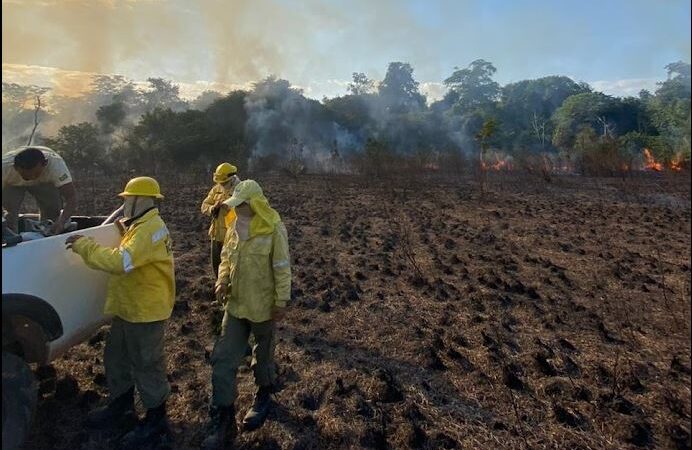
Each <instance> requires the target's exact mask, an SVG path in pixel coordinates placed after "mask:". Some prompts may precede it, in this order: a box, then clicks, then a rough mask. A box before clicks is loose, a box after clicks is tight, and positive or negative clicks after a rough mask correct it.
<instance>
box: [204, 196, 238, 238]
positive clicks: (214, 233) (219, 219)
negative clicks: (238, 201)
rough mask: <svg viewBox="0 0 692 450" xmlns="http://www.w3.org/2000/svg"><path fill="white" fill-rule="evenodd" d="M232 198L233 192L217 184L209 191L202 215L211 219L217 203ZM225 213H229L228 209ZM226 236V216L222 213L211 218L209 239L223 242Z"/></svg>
mask: <svg viewBox="0 0 692 450" xmlns="http://www.w3.org/2000/svg"><path fill="white" fill-rule="evenodd" d="M230 196H231V192H229V191H226V190H225V189H224V188H223V186H221V185H220V184H215V185H214V187H212V188H211V190H210V191H209V194H207V198H205V199H204V201H203V202H202V208H201V210H202V214H204V215H206V216H210V217H211V216H212V214H213V213H212V209H214V205H215V204H216V202H218V201H224V200H226V199H228V198H229V197H230ZM224 211H225V212H228V208H225V209H224ZM225 236H226V223H225V220H224V214H223V212H222V213H220V214H217V215H216V217H212V218H211V225H210V226H209V237H210V238H211V239H212V240H213V241H217V242H223V241H224V238H225Z"/></svg>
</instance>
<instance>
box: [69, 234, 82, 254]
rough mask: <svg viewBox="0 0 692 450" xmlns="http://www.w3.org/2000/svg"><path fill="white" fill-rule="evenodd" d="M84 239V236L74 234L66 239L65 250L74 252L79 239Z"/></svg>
mask: <svg viewBox="0 0 692 450" xmlns="http://www.w3.org/2000/svg"><path fill="white" fill-rule="evenodd" d="M83 237H84V236H82V235H81V234H73V235H72V236H70V237H68V238H67V239H65V249H66V250H72V251H74V249H73V248H72V246H73V245H74V243H75V242H77V241H78V240H79V239H81V238H83Z"/></svg>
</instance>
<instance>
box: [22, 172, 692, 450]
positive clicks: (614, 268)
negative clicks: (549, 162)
mask: <svg viewBox="0 0 692 450" xmlns="http://www.w3.org/2000/svg"><path fill="white" fill-rule="evenodd" d="M128 178H129V176H123V177H114V178H112V179H109V180H107V181H105V182H104V181H103V180H102V179H97V180H94V181H93V182H92V181H90V180H86V181H85V178H81V179H78V188H79V189H80V193H81V197H80V202H81V208H80V211H79V213H81V214H100V215H104V214H107V213H109V212H110V211H111V210H112V209H114V208H115V207H117V206H118V200H117V198H116V197H115V193H117V192H119V191H120V189H121V188H122V186H123V184H124V182H125V181H126V180H127V179H128ZM256 179H257V180H258V181H259V182H260V183H261V184H262V185H263V187H264V189H265V193H266V194H267V197H268V198H269V200H270V202H271V203H272V205H273V206H274V207H275V208H276V209H277V210H278V211H279V212H280V213H281V215H282V217H283V219H284V222H285V224H286V226H287V228H288V231H289V239H290V245H291V252H292V260H293V276H294V278H293V299H292V303H291V304H290V308H289V310H288V312H287V315H286V318H285V320H284V321H283V323H281V324H280V325H279V326H278V344H277V363H278V366H279V388H280V391H279V392H278V393H277V394H275V396H274V401H275V407H274V410H273V412H272V414H271V415H270V418H269V419H268V421H267V423H266V424H265V425H264V426H263V427H262V428H261V429H259V430H257V431H254V432H251V433H245V434H241V435H240V436H239V437H238V439H237V440H236V444H237V448H241V449H341V448H377V449H385V448H391V449H404V448H427V449H442V448H447V449H451V448H459V449H461V448H464V449H468V448H474V449H475V448H477V449H488V448H496V449H499V448H508V449H516V448H532V449H541V448H553V449H554V448H570V449H622V448H674V449H686V448H687V449H688V448H690V178H689V174H687V175H684V174H651V175H650V174H637V176H633V177H631V178H626V179H619V178H610V179H595V178H584V177H576V176H575V177H567V176H565V177H557V178H554V179H553V181H552V182H550V183H545V182H542V181H540V182H539V181H538V180H536V179H531V178H524V177H521V176H519V175H510V174H495V175H493V176H492V177H491V179H490V180H489V189H488V191H487V192H486V193H485V194H484V195H483V196H481V195H480V193H479V190H478V188H477V185H476V184H475V183H474V182H473V180H471V179H466V178H463V179H449V180H445V179H439V178H425V177H416V178H410V179H407V178H402V179H388V180H379V181H375V180H372V179H363V178H360V177H347V176H342V177H326V176H325V177H317V176H305V177H301V178H298V179H293V178H289V177H283V176H258V177H257V178H256ZM159 180H160V182H161V185H162V190H163V192H164V194H165V195H166V199H165V201H164V203H163V205H162V216H163V218H164V220H165V221H166V222H167V224H168V226H169V228H170V229H171V231H172V234H173V239H174V249H175V257H176V276H177V281H176V284H177V302H176V306H175V310H174V313H173V316H172V318H171V320H170V321H169V325H168V330H167V353H168V368H169V379H170V382H171V385H172V387H173V394H172V396H171V398H170V401H169V413H170V418H171V423H172V427H173V430H174V436H173V441H172V443H171V444H170V445H171V447H172V448H180V449H187V448H197V447H198V446H199V444H200V442H201V440H202V438H203V436H204V434H203V433H204V431H203V425H204V423H205V421H206V418H207V410H206V408H207V404H208V399H209V395H210V390H211V386H210V366H209V363H208V356H209V352H210V350H211V348H212V345H213V342H214V336H215V330H216V327H217V326H218V323H219V319H220V312H219V307H218V306H217V305H215V304H212V286H213V279H212V274H211V270H210V267H209V266H210V264H209V257H208V253H209V252H208V240H207V235H206V230H207V226H208V222H207V219H206V218H205V217H203V216H202V215H201V214H200V212H199V204H200V202H201V201H202V199H203V198H204V195H205V194H206V192H207V190H208V189H209V187H210V185H209V182H210V180H207V177H193V176H185V175H182V174H181V175H177V176H168V177H166V176H160V177H159ZM107 333H108V329H107V328H104V329H103V330H101V332H100V333H99V334H97V335H96V336H94V337H93V338H92V339H90V340H89V341H88V342H86V343H84V344H82V345H80V346H77V347H75V348H73V349H72V350H70V352H69V353H68V354H67V355H66V356H65V357H64V358H61V359H59V360H57V361H56V362H55V363H54V364H53V365H52V366H48V367H39V368H36V372H37V377H38V379H39V380H40V400H39V406H38V413H37V417H36V420H35V423H34V428H33V431H32V433H31V437H30V439H29V441H28V442H27V444H26V445H25V448H26V449H101V450H104V449H108V448H115V447H116V442H117V438H118V435H119V433H121V432H122V431H112V432H102V433H97V432H91V431H89V430H87V429H86V428H85V427H84V419H85V417H86V412H87V411H88V410H89V409H90V408H92V407H94V406H95V405H96V404H97V403H98V402H99V401H100V399H102V398H103V397H104V396H105V395H106V393H107V391H106V389H105V376H104V373H103V361H102V352H103V346H104V337H105V336H106V334H107ZM239 389H240V397H239V399H238V402H237V403H236V407H237V409H238V420H240V419H241V418H242V415H243V414H244V412H245V410H246V408H247V407H249V405H250V402H251V396H252V393H253V383H252V375H251V372H250V371H249V370H248V369H247V368H243V369H242V370H241V372H240V375H239ZM138 408H140V409H141V405H138Z"/></svg>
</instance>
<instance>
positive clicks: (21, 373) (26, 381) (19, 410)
mask: <svg viewBox="0 0 692 450" xmlns="http://www.w3.org/2000/svg"><path fill="white" fill-rule="evenodd" d="M35 408H36V380H35V379H34V374H33V373H32V372H31V369H30V368H29V366H28V365H27V363H25V362H24V360H23V359H22V358H20V357H18V356H16V355H13V354H12V353H8V352H2V448H3V450H14V449H16V448H19V446H20V445H22V443H23V442H24V439H25V438H26V435H27V434H28V432H29V427H30V426H31V421H32V419H33V416H34V410H35Z"/></svg>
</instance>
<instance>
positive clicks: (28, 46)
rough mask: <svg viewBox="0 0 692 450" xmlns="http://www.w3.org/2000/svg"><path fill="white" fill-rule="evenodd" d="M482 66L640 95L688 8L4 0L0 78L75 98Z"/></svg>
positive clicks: (429, 82) (437, 88)
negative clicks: (103, 77)
mask: <svg viewBox="0 0 692 450" xmlns="http://www.w3.org/2000/svg"><path fill="white" fill-rule="evenodd" d="M478 58H483V59H486V60H488V61H490V62H492V63H493V64H494V65H495V66H496V67H497V69H498V71H497V74H496V80H497V81H499V82H500V83H501V84H506V83H508V82H511V81H518V80H521V79H526V78H537V77H540V76H546V75H555V74H560V75H567V76H570V77H572V78H574V79H575V80H581V81H587V82H589V83H591V84H592V86H594V87H595V88H597V89H600V90H604V91H605V92H607V93H611V94H615V95H625V94H632V95H636V94H637V92H638V91H639V90H640V89H641V88H649V89H653V88H655V82H656V81H657V80H661V79H663V78H665V69H664V66H665V65H666V64H668V63H670V62H673V61H677V60H683V61H686V62H690V4H689V0H648V1H644V0H599V1H591V0H581V1H578V0H574V1H572V0H514V1H512V0H478V1H470V0H469V1H464V0H456V1H455V0H449V1H445V0H437V1H434V0H399V1H395V0H351V1H347V0H321V1H320V0H300V1H299V0H252V1H250V0H248V1H240V0H226V1H222V0H171V1H166V0H125V1H118V0H64V1H52V0H26V1H19V0H3V2H2V72H3V80H5V81H18V82H25V83H28V82H36V83H38V84H41V85H54V86H57V87H58V88H59V89H61V90H63V91H64V92H70V91H74V90H78V89H80V88H83V87H84V85H85V83H84V79H85V77H84V72H86V73H110V74H121V75H125V76H127V77H129V78H132V79H134V80H145V79H146V78H147V77H152V76H157V77H164V78H168V79H172V80H175V81H177V82H180V83H182V87H183V90H184V91H185V92H186V93H187V94H188V95H191V94H193V93H196V92H199V91H201V90H203V89H205V88H207V87H209V86H211V87H215V88H217V89H222V90H225V89H228V88H230V87H233V86H243V85H247V84H248V83H250V82H252V81H255V80H257V79H260V78H262V77H265V76H267V75H269V74H275V75H278V76H280V77H282V78H286V79H288V80H289V81H291V83H293V84H294V85H297V86H300V87H303V88H304V89H305V91H306V94H307V95H309V96H312V97H315V98H321V97H322V96H323V95H328V96H334V95H341V94H343V93H345V88H346V84H347V83H348V81H349V80H350V78H351V73H352V72H356V71H357V72H365V73H366V74H368V75H369V76H371V77H372V78H375V79H381V78H382V77H383V76H384V73H385V71H386V67H387V64H388V63H389V62H390V61H404V62H409V63H411V65H412V66H413V68H414V75H415V77H416V79H417V80H418V81H420V82H421V86H422V88H423V90H424V92H426V93H429V94H432V95H434V96H439V95H440V93H441V92H442V87H441V84H440V83H441V81H442V80H443V79H444V78H446V77H447V76H449V75H450V74H451V72H452V71H453V70H454V67H455V66H462V67H463V66H466V65H468V64H469V63H470V62H471V61H473V60H474V59H478Z"/></svg>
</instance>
